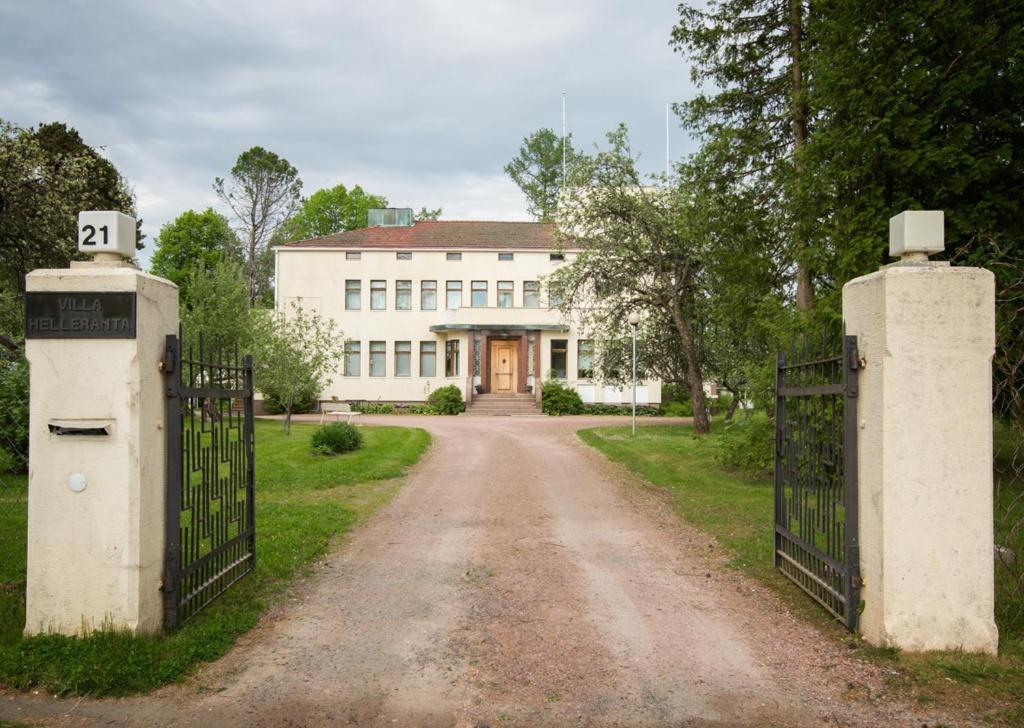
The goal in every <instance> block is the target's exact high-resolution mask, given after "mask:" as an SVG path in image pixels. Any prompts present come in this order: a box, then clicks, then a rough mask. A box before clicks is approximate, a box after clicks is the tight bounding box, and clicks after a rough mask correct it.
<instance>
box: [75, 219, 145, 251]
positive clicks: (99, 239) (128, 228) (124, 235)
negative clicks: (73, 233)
mask: <svg viewBox="0 0 1024 728" xmlns="http://www.w3.org/2000/svg"><path fill="white" fill-rule="evenodd" d="M78 250H79V252H81V253H89V254H90V255H95V254H96V253H115V254H117V255H121V256H124V257H125V258H131V257H133V256H134V255H135V218H133V217H129V216H128V215H125V214H124V213H122V212H115V211H113V210H90V211H87V212H80V213H78Z"/></svg>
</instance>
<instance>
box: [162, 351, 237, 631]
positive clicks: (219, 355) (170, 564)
mask: <svg viewBox="0 0 1024 728" xmlns="http://www.w3.org/2000/svg"><path fill="white" fill-rule="evenodd" d="M182 341H183V337H182V336H181V335H179V336H168V337H167V340H166V350H165V352H164V364H163V374H164V384H165V388H166V395H167V398H168V403H167V405H168V406H167V415H166V431H167V496H166V497H167V505H166V508H167V532H166V556H165V562H164V579H163V587H162V588H163V592H164V624H165V626H166V627H167V628H168V629H174V628H176V627H178V626H180V625H181V624H182V623H183V622H185V621H186V620H188V619H189V618H190V617H193V616H194V615H195V614H196V613H198V612H199V611H200V610H202V609H203V608H204V607H206V606H207V605H208V604H210V603H211V602H212V601H213V600H215V599H216V598H217V597H218V596H220V595H221V594H223V593H224V592H225V591H227V589H228V588H229V587H230V586H231V585H232V584H234V583H235V582H237V581H238V580H239V579H241V578H242V577H243V576H245V575H246V574H248V573H249V572H251V571H252V570H253V565H254V563H255V557H256V529H255V501H254V498H253V496H254V493H255V491H254V486H255V470H254V446H253V381H252V357H251V356H248V355H247V356H240V355H239V353H238V351H237V349H233V350H226V349H225V348H224V347H221V346H219V345H218V344H214V345H210V344H209V342H204V341H203V340H202V338H199V339H197V340H196V341H195V342H194V343H189V344H183V343H182Z"/></svg>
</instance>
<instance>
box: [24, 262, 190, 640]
mask: <svg viewBox="0 0 1024 728" xmlns="http://www.w3.org/2000/svg"><path fill="white" fill-rule="evenodd" d="M27 286H28V290H29V291H90V292H92V291H136V292H137V307H138V308H137V315H138V318H137V338H136V339H134V340H127V339H30V340H28V341H26V346H25V349H26V356H27V358H28V361H29V366H30V395H29V396H30V407H29V447H30V451H31V461H30V463H29V495H28V519H29V532H28V575H27V582H28V583H27V617H26V625H25V631H26V633H29V634H33V633H39V632H49V631H55V632H60V633H64V634H79V633H81V632H83V631H88V630H90V629H93V628H96V627H99V626H101V625H103V624H105V623H106V624H112V625H114V626H116V627H119V628H124V629H128V630H130V631H133V632H156V631H159V630H160V628H161V623H162V616H163V611H162V610H163V607H162V602H161V595H160V591H159V588H160V582H161V576H162V569H163V556H164V554H163V551H164V479H165V462H166V460H165V458H166V446H165V441H164V429H163V428H164V406H165V397H164V389H163V383H162V378H161V373H160V370H159V362H160V361H161V359H162V357H163V350H164V337H165V335H166V334H170V333H176V332H177V327H178V291H177V286H175V285H174V284H173V283H171V282H170V281H166V280H164V279H162V278H156V277H154V276H151V275H148V274H146V273H141V272H140V271H138V270H135V269H134V268H128V267H108V266H100V265H95V264H78V267H76V268H74V269H71V270H38V271H34V272H32V273H30V274H29V276H28V279H27ZM54 419H60V420H91V421H95V422H97V423H106V422H112V423H113V427H112V434H111V435H110V436H109V437H106V438H104V437H73V436H56V435H52V434H50V431H49V428H48V424H49V422H50V421H51V420H54ZM72 472H80V473H83V474H85V476H86V477H87V478H88V486H87V487H86V489H85V490H84V491H83V492H81V493H74V492H72V491H71V490H70V489H69V488H68V485H67V479H68V475H69V474H70V473H72Z"/></svg>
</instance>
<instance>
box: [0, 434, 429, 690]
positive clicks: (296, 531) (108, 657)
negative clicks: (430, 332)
mask: <svg viewBox="0 0 1024 728" xmlns="http://www.w3.org/2000/svg"><path fill="white" fill-rule="evenodd" d="M314 429H316V426H315V425H307V424H292V434H291V436H285V435H284V433H283V432H282V430H281V425H280V423H278V422H272V421H263V420H257V422H256V570H255V572H254V573H252V574H250V575H249V576H247V577H245V578H244V579H243V580H242V581H240V582H239V583H238V584H237V585H236V586H235V587H233V588H232V589H231V590H230V591H229V592H228V593H227V594H226V595H224V596H223V597H221V598H220V599H219V600H217V601H216V602H215V603H214V604H213V605H211V606H210V607H209V608H207V609H206V610H204V611H203V612H201V613H200V614H199V615H198V616H197V617H196V618H195V619H193V620H191V621H189V622H187V623H186V624H185V625H184V627H182V629H180V630H179V631H177V632H174V633H172V634H169V635H167V636H160V637H132V636H129V635H126V634H122V633H116V632H105V633H97V634H94V635H92V636H90V637H88V638H86V639H71V638H67V637H60V636H43V637H32V638H28V639H25V638H22V636H21V630H22V627H23V625H24V611H23V606H22V601H23V598H24V591H23V586H20V585H19V588H16V589H15V588H7V589H5V590H4V591H3V592H0V683H3V684H6V685H8V686H10V687H15V688H27V687H31V686H37V685H42V686H46V687H47V688H48V689H49V690H51V691H53V692H54V693H57V694H90V695H125V694H130V693H136V692H140V691H145V690H149V689H151V688H154V687H156V686H158V685H161V684H163V683H167V682H171V681H175V680H180V679H181V678H183V677H184V676H186V675H187V674H188V673H189V671H190V670H191V669H192V668H193V667H195V666H196V665H197V664H198V663H201V662H207V661H210V660H214V659H216V658H218V657H220V656H221V655H223V654H224V653H225V652H227V651H228V649H230V647H231V646H232V645H233V644H234V642H235V640H236V639H237V638H238V636H239V635H241V634H242V633H244V632H245V631H246V630H248V629H250V628H251V627H252V626H253V625H255V624H256V621H257V619H258V618H259V616H260V614H261V613H262V612H263V610H264V609H265V608H266V607H267V605H268V604H269V603H270V602H271V601H272V600H273V599H274V598H275V597H276V596H277V595H279V594H280V593H281V592H282V591H283V590H284V589H285V587H286V586H287V584H288V578H289V577H291V576H294V575H296V574H300V573H302V571H303V569H304V567H306V566H307V565H308V564H309V563H310V562H311V561H312V560H313V559H315V558H316V557H317V556H320V555H321V554H323V553H324V552H325V551H326V550H327V548H328V544H329V543H330V541H331V539H332V538H333V537H335V536H338V535H339V534H343V533H345V532H346V531H349V530H350V529H351V528H352V527H353V526H355V525H356V524H358V523H360V522H361V521H363V520H364V519H365V518H366V517H367V516H369V515H370V514H372V513H373V512H374V511H376V510H377V509H378V508H380V507H381V506H382V505H384V504H385V503H387V502H388V501H389V500H390V499H391V497H392V496H393V495H394V494H395V492H396V491H397V490H398V487H399V484H400V483H399V481H398V480H397V479H398V478H400V477H401V476H403V475H404V474H405V473H406V472H407V471H408V469H409V468H410V466H412V465H413V464H415V463H416V462H417V461H418V460H419V458H420V457H421V456H422V455H423V453H424V452H425V451H426V449H427V447H428V446H429V444H430V436H429V435H428V434H427V433H426V431H424V430H421V429H418V428H403V427H371V426H367V427H363V428H362V430H363V434H364V436H365V444H364V446H363V448H362V449H361V450H357V451H356V452H354V453H348V454H345V455H341V456H335V457H325V456H322V455H314V454H312V452H311V451H310V445H309V439H310V436H311V434H312V432H313V430H314ZM0 506H2V503H0ZM20 518H21V519H22V520H21V521H20V523H21V524H22V525H21V528H22V530H23V529H24V526H23V523H24V520H23V519H24V515H23V513H22V515H21V517H20ZM16 525H17V524H15V523H14V519H10V523H8V521H7V520H4V521H0V528H2V529H4V530H3V531H0V544H7V543H10V541H8V540H6V539H7V538H8V537H9V536H10V535H11V534H10V530H12V529H13V528H14V527H15V526H16ZM24 558H25V554H24V549H23V548H22V549H20V551H19V552H18V553H16V554H13V558H9V556H8V554H6V553H5V554H4V566H3V569H4V570H3V576H4V579H5V580H10V581H14V580H13V579H11V576H12V575H17V574H18V573H20V574H21V575H22V576H21V579H22V580H23V579H24V576H23V574H24ZM9 572H10V573H9ZM10 581H5V582H4V583H5V584H7V583H10Z"/></svg>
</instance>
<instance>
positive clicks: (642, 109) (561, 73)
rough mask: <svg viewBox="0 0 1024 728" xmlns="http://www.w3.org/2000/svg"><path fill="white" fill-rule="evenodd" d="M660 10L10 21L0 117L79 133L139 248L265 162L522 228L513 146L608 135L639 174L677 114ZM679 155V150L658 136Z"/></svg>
mask: <svg viewBox="0 0 1024 728" xmlns="http://www.w3.org/2000/svg"><path fill="white" fill-rule="evenodd" d="M675 18H676V11H675V4H674V3H672V2H654V1H643V2H622V1H620V2H613V1H612V0H565V1H564V2H541V1H540V0H516V1H515V2H512V1H506V2H486V1H480V0H477V1H476V2H470V1H468V0H465V1H463V0H420V1H419V2H397V1H396V0H385V1H378V2H373V3H369V2H361V3H352V2H349V3H340V2H325V1H322V0H321V1H319V2H295V3H287V4H286V3H260V2H238V1H235V0H231V1H225V2H200V1H198V0H189V1H187V2H178V1H176V2H159V3H158V2H152V3H143V2H103V1H102V0H99V1H96V2H90V3H78V2H49V3H44V2H15V1H13V0H12V1H10V2H5V1H3V0H0V75H2V77H3V78H4V83H3V84H2V86H0V116H2V117H5V118H8V119H11V120H13V121H15V122H17V123H20V124H26V125H28V124H37V123H40V122H45V121H51V120H60V121H65V122H67V123H69V124H71V125H72V126H75V127H76V128H78V129H79V130H80V131H81V132H82V134H83V136H84V137H85V139H86V141H87V142H89V143H90V144H93V145H100V146H103V147H105V149H106V153H107V155H108V156H109V157H110V158H111V160H112V161H113V162H114V163H115V164H117V166H118V168H119V169H120V170H121V171H122V173H123V174H125V176H126V177H127V178H128V179H129V180H130V181H131V182H132V184H133V185H134V186H135V189H136V193H137V196H138V201H139V211H140V214H141V216H142V217H143V218H144V219H145V231H146V232H147V234H148V235H149V236H150V239H151V238H152V237H153V236H154V235H155V234H156V232H157V231H158V230H159V226H160V225H161V224H162V223H164V222H166V221H168V220H170V219H172V218H173V217H174V216H175V215H177V214H178V213H179V212H181V211H182V210H185V209H188V208H199V207H204V206H206V205H209V204H215V202H216V200H215V199H214V197H213V194H212V192H211V190H210V183H211V182H212V179H213V177H214V176H216V175H223V174H225V173H226V172H227V170H228V169H229V168H230V167H231V165H232V163H233V162H234V159H235V157H236V156H237V155H238V153H239V152H240V151H242V150H243V149H246V148H248V147H250V146H252V145H254V144H260V145H262V146H265V147H267V148H269V149H272V150H274V151H276V152H277V153H279V154H281V155H282V156H285V157H287V158H288V159H289V160H290V161H291V162H292V163H293V164H294V165H295V166H296V167H297V168H298V169H299V171H300V173H301V175H302V177H303V180H304V181H305V184H306V188H307V191H310V192H311V191H313V190H315V189H317V188H318V187H321V186H325V185H328V184H335V183H337V182H345V183H346V184H353V183H359V184H362V185H363V186H364V187H365V188H366V189H368V190H371V191H373V192H379V193H381V194H384V195H386V196H387V197H388V199H389V200H390V201H391V202H392V203H393V204H400V205H408V206H413V207H419V206H420V205H427V206H432V207H438V206H440V207H443V208H444V210H445V217H446V218H449V219H455V218H471V217H478V218H483V217H486V218H498V219H525V218H526V209H525V203H524V201H523V199H522V196H521V195H520V193H519V191H518V189H517V188H516V187H515V186H514V185H512V183H511V182H509V181H508V180H507V179H506V177H505V176H504V174H503V172H502V170H501V168H502V166H503V165H504V164H505V162H507V161H508V160H509V159H510V158H511V157H512V156H513V155H514V154H515V152H516V149H517V148H518V145H519V142H520V140H521V138H522V137H523V136H524V135H525V134H528V133H529V132H531V131H533V130H534V129H537V128H539V127H541V126H550V127H552V128H555V129H558V128H559V125H560V123H561V119H560V113H561V111H560V109H561V93H562V92H563V91H565V92H566V93H567V94H568V106H569V130H570V131H572V133H573V136H574V139H575V140H576V142H577V145H578V146H586V147H589V146H590V145H591V143H593V142H596V141H599V140H601V139H602V138H603V135H604V133H605V132H606V131H608V130H609V129H611V128H613V127H614V126H615V125H616V124H618V123H619V122H620V121H624V122H626V123H628V124H629V125H630V128H631V131H632V136H633V142H634V146H635V148H636V149H638V150H640V151H641V153H642V154H643V158H644V160H645V166H646V167H647V168H648V169H650V170H651V171H655V170H660V169H661V168H662V166H663V164H664V162H663V160H664V105H665V103H667V102H671V101H678V100H681V99H684V98H688V97H690V96H692V94H693V89H692V86H691V84H690V82H689V69H688V68H687V66H686V64H685V63H684V61H683V59H682V58H681V57H679V56H678V55H676V54H674V53H672V52H671V50H670V49H669V48H668V45H667V42H668V36H669V32H670V30H671V27H672V24H673V22H674V21H675ZM672 136H673V141H672V144H673V152H674V156H677V155H678V154H680V153H683V152H685V151H687V150H688V149H689V148H690V146H691V145H690V143H689V141H688V140H687V138H686V137H685V135H684V133H683V132H682V131H680V130H679V129H678V128H676V129H674V130H673V135H672Z"/></svg>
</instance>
